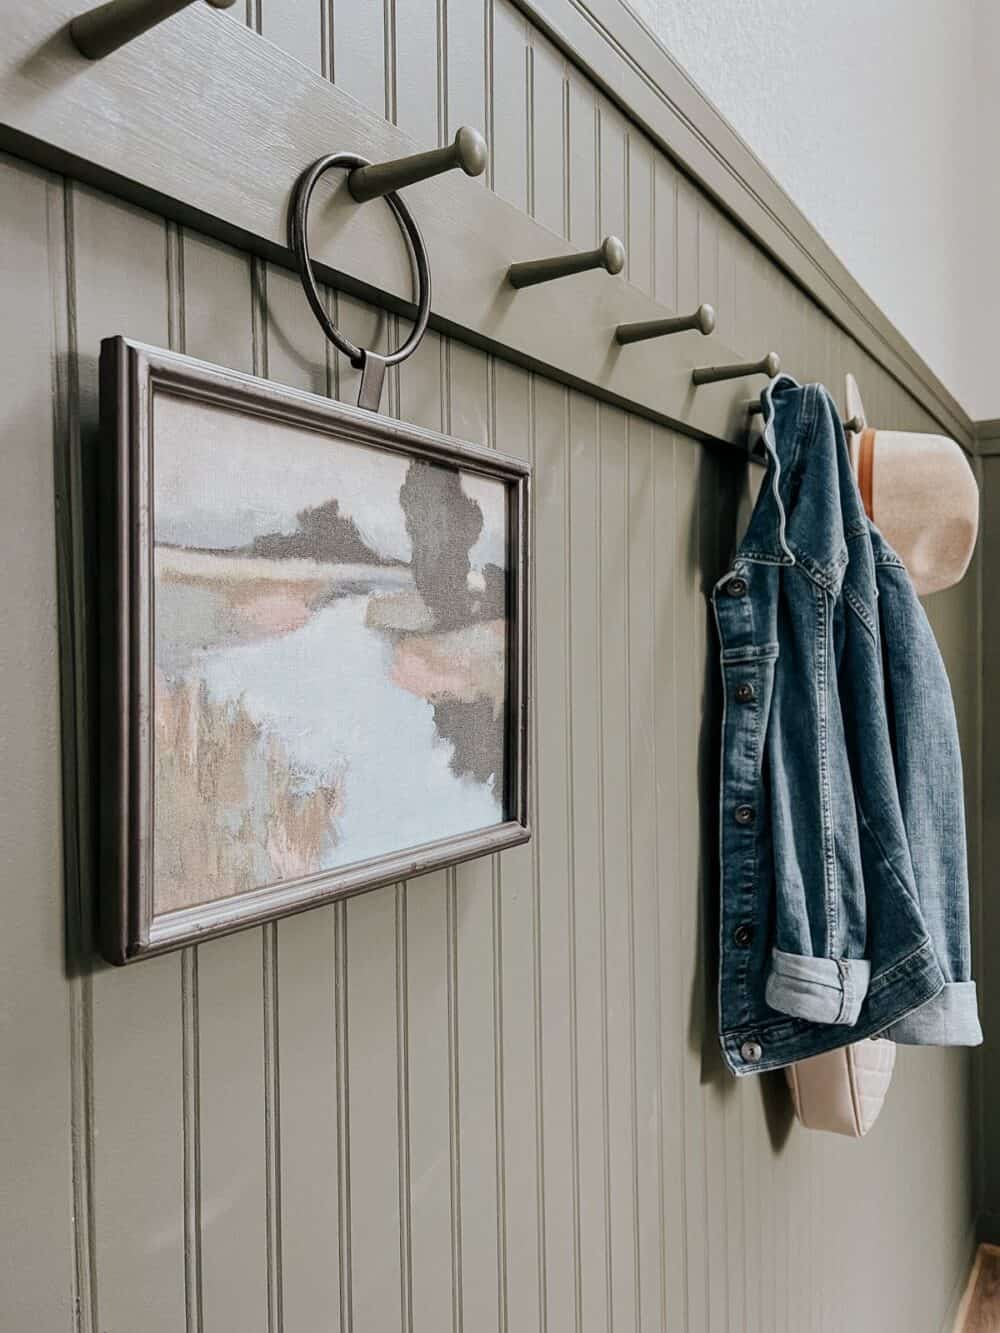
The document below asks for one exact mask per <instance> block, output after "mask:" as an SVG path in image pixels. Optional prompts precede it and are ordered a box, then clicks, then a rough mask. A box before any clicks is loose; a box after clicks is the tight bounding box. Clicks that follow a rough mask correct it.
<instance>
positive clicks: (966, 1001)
mask: <svg viewBox="0 0 1000 1333" xmlns="http://www.w3.org/2000/svg"><path fill="white" fill-rule="evenodd" d="M884 1035H885V1036H886V1037H891V1038H892V1040H893V1041H898V1042H900V1043H901V1044H902V1045H904V1046H978V1045H980V1043H981V1042H982V1040H983V1030H982V1028H981V1027H980V1026H979V1004H978V1001H977V999H976V983H975V982H974V981H949V982H948V983H947V985H946V986H945V988H944V990H942V991H939V992H938V994H937V995H935V996H934V998H933V1000H928V1001H927V1003H926V1004H922V1005H921V1006H920V1008H919V1009H914V1010H913V1011H912V1013H909V1014H907V1015H906V1016H905V1017H904V1018H901V1019H900V1020H899V1022H898V1023H893V1025H892V1027H891V1028H888V1029H887V1030H886V1032H885V1033H884Z"/></svg>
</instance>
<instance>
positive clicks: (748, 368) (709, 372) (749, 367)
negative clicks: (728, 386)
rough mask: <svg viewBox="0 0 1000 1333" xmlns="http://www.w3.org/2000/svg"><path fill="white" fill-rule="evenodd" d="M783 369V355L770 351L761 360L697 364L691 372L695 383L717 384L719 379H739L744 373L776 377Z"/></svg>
mask: <svg viewBox="0 0 1000 1333" xmlns="http://www.w3.org/2000/svg"><path fill="white" fill-rule="evenodd" d="M780 369H781V357H780V356H779V355H778V353H777V352H768V354H767V356H762V357H761V359H760V360H759V361H748V362H746V363H745V364H742V365H738V366H696V367H695V369H694V370H692V372H691V380H692V383H694V384H716V383H717V382H718V381H719V380H739V379H742V378H743V377H744V375H766V376H767V377H768V379H774V377H775V375H777V373H778V371H779V370H780Z"/></svg>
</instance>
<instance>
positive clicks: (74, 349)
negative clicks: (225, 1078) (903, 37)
mask: <svg viewBox="0 0 1000 1333" xmlns="http://www.w3.org/2000/svg"><path fill="white" fill-rule="evenodd" d="M47 195H48V204H49V207H48V209H47V213H48V217H47V222H48V233H47V241H48V249H49V264H50V267H51V270H52V272H53V277H54V279H55V281H53V284H52V287H53V291H52V299H53V309H52V327H53V334H54V342H55V346H54V347H53V449H54V454H55V457H56V460H57V461H56V467H55V479H56V486H57V487H58V490H57V492H56V497H57V501H58V500H59V499H61V500H62V501H63V504H64V506H65V507H64V509H63V515H62V518H63V522H62V525H61V527H60V528H59V529H57V536H59V537H60V538H61V540H62V541H64V542H65V545H62V546H61V554H62V558H61V560H60V562H59V571H60V578H61V580H62V582H63V589H64V591H63V595H62V599H61V600H62V607H61V611H62V632H63V635H64V637H68V640H69V652H68V653H67V654H66V655H65V656H64V667H63V688H62V700H61V704H62V727H63V747H64V756H65V758H64V764H63V772H64V775H65V776H64V790H63V802H64V818H63V828H64V838H65V846H66V865H65V875H66V903H67V911H66V934H67V941H66V943H67V954H68V962H69V973H70V1006H69V1008H70V1107H71V1121H70V1143H71V1162H72V1173H73V1180H72V1196H73V1239H74V1257H75V1263H74V1272H73V1278H74V1283H73V1285H74V1293H73V1306H74V1317H75V1324H76V1329H77V1333H94V1330H96V1328H97V1261H96V1255H95V1253H94V1234H95V1218H94V1176H93V1133H94V1129H93V1117H94V1103H93V998H92V991H91V981H90V962H89V956H90V954H91V952H92V950H93V947H94V941H93V932H92V928H91V925H92V899H91V893H92V882H91V878H90V866H91V857H92V854H93V847H92V842H91V837H90V833H91V814H92V807H91V804H90V797H89V781H88V779H89V770H90V745H91V739H90V735H89V728H88V725H87V718H88V699H89V694H88V690H89V686H88V658H89V655H90V645H89V635H88V628H87V615H86V592H85V586H84V575H83V571H84V569H85V568H86V565H85V559H84V556H85V549H86V544H87V540H88V534H87V532H86V531H85V518H84V516H85V514H86V513H87V497H86V493H85V486H84V478H83V473H82V460H81V449H82V441H81V438H80V409H79V399H80V383H79V371H78V356H79V345H78V337H77V319H76V310H77V302H76V239H75V221H74V220H75V213H74V195H75V186H74V185H73V183H72V182H70V181H65V182H63V183H62V186H61V188H60V187H58V186H56V185H55V184H53V186H52V188H51V189H50V190H49V191H48V192H47ZM63 349H65V350H63Z"/></svg>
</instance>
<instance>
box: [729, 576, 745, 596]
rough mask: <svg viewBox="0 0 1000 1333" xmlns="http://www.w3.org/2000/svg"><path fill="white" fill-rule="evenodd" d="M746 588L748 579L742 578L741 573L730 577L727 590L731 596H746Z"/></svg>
mask: <svg viewBox="0 0 1000 1333" xmlns="http://www.w3.org/2000/svg"><path fill="white" fill-rule="evenodd" d="M746 590H747V581H746V579H741V578H740V577H739V575H737V576H736V577H735V578H733V579H730V580H729V582H728V583H727V584H726V592H728V593H729V596H730V597H744V596H746Z"/></svg>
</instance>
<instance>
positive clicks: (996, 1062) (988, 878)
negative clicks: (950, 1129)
mask: <svg viewBox="0 0 1000 1333" xmlns="http://www.w3.org/2000/svg"><path fill="white" fill-rule="evenodd" d="M991 425H992V427H993V430H992V432H991V434H992V435H993V436H994V438H992V439H990V440H989V441H984V448H990V449H995V448H996V447H997V445H998V444H1000V430H998V429H997V426H998V425H1000V423H997V422H993V423H991ZM982 464H983V490H982V496H983V508H982V543H981V545H982V570H983V869H984V873H983V894H982V903H981V906H980V919H979V940H980V958H979V989H980V996H981V1001H980V1003H981V1005H982V1011H983V1015H982V1016H983V1035H984V1037H985V1041H984V1043H983V1046H982V1048H981V1050H980V1052H979V1060H978V1069H977V1074H978V1078H979V1085H980V1097H981V1100H980V1106H979V1130H980V1138H981V1141H980V1156H979V1169H980V1173H981V1175H980V1182H981V1191H982V1193H981V1197H980V1208H981V1209H982V1212H983V1217H982V1220H981V1230H982V1237H983V1239H984V1240H988V1241H992V1242H993V1243H994V1244H1000V1134H998V1132H997V1125H998V1124H1000V1022H998V1016H1000V900H998V896H997V891H996V867H997V866H998V865H1000V709H998V708H997V701H996V688H995V683H996V681H997V680H998V679H1000V606H998V605H997V598H996V592H995V588H996V578H997V574H998V573H1000V457H998V456H990V455H986V456H984V457H983V460H982Z"/></svg>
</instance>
